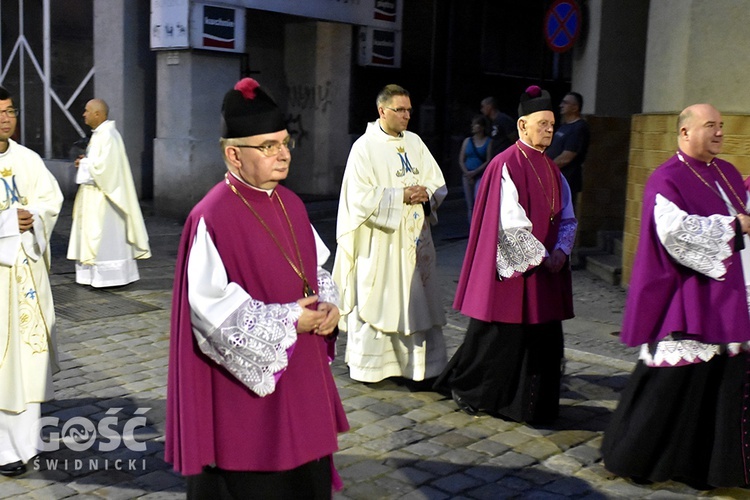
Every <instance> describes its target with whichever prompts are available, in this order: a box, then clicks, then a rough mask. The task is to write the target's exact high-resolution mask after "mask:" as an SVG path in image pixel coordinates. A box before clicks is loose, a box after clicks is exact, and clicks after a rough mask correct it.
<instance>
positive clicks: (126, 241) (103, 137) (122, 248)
mask: <svg viewBox="0 0 750 500" xmlns="http://www.w3.org/2000/svg"><path fill="white" fill-rule="evenodd" d="M108 115H109V107H108V106H107V103H105V102H104V101H103V100H101V99H92V100H90V101H89V102H88V103H87V104H86V110H85V111H84V113H83V118H84V120H85V122H86V125H88V126H89V127H91V128H92V129H93V132H92V134H91V140H90V141H89V145H88V148H86V156H82V157H80V158H78V159H77V160H76V167H77V168H78V171H77V173H76V183H77V184H79V185H80V187H79V188H78V194H77V195H76V200H75V204H74V205H73V225H72V227H71V230H70V244H69V246H68V259H70V260H75V261H76V283H79V284H81V285H91V286H93V287H97V288H99V287H108V286H121V285H127V284H128V283H132V282H133V281H137V280H138V279H139V278H140V276H139V274H138V265H137V264H136V259H148V258H149V257H151V250H150V248H149V244H148V234H147V233H146V225H145V224H144V222H143V215H142V214H141V208H140V206H139V205H138V195H137V194H136V191H135V184H134V183H133V174H132V173H131V171H130V162H129V161H128V156H127V154H126V153H125V144H124V143H123V141H122V137H121V136H120V133H119V132H118V131H117V129H116V128H115V122H114V121H112V120H108V119H107V117H108Z"/></svg>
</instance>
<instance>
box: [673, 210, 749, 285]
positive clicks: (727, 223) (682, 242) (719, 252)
mask: <svg viewBox="0 0 750 500" xmlns="http://www.w3.org/2000/svg"><path fill="white" fill-rule="evenodd" d="M734 220H735V218H734V217H732V216H728V215H711V216H709V217H702V216H698V215H686V216H685V217H684V218H683V219H682V221H681V222H680V223H679V225H678V226H677V227H675V228H673V229H672V230H671V231H669V233H668V234H666V235H665V237H664V239H663V244H664V248H666V250H667V252H668V253H669V255H671V256H672V257H673V258H674V259H675V260H676V261H677V262H679V263H680V264H682V265H683V266H686V267H689V268H690V269H693V270H694V271H697V272H699V273H701V274H703V275H705V276H708V277H709V278H713V279H715V280H722V279H723V276H724V274H726V272H727V268H726V265H725V264H724V261H725V260H726V259H728V258H729V257H731V256H732V253H733V247H732V246H731V243H730V242H732V241H734V238H735V235H736V233H735V228H734Z"/></svg>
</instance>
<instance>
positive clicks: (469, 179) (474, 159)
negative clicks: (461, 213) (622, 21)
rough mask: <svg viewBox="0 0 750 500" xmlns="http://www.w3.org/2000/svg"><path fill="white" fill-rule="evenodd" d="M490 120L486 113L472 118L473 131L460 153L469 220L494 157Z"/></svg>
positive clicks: (459, 163) (459, 160)
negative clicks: (478, 190) (481, 183)
mask: <svg viewBox="0 0 750 500" xmlns="http://www.w3.org/2000/svg"><path fill="white" fill-rule="evenodd" d="M489 129H490V122H489V120H488V119H487V117H486V116H484V115H477V116H475V117H474V118H473V119H472V120H471V133H472V135H470V136H469V137H467V138H466V139H464V142H463V144H462V145H461V152H460V153H459V155H458V165H459V166H460V167H461V171H462V172H463V185H464V196H465V197H466V208H467V209H468V212H469V222H471V215H472V212H473V211H474V197H475V196H476V192H477V188H478V187H479V181H480V179H481V178H482V174H483V173H484V169H485V168H487V164H488V163H489V161H490V159H491V158H492V141H491V140H490V137H489V134H488V132H489Z"/></svg>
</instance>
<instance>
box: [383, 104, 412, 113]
mask: <svg viewBox="0 0 750 500" xmlns="http://www.w3.org/2000/svg"><path fill="white" fill-rule="evenodd" d="M383 107H384V108H385V109H390V110H391V111H393V112H394V113H398V114H399V115H403V114H404V113H409V114H410V115H412V114H414V109H412V108H389V107H388V106H383Z"/></svg>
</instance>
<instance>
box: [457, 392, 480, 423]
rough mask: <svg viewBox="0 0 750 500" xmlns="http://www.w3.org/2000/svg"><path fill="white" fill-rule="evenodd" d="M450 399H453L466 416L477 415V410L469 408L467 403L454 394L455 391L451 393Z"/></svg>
mask: <svg viewBox="0 0 750 500" xmlns="http://www.w3.org/2000/svg"><path fill="white" fill-rule="evenodd" d="M451 397H452V398H453V401H455V402H456V404H457V405H458V407H459V408H460V409H461V410H462V411H463V412H464V413H466V414H467V415H471V416H472V417H473V416H474V415H476V414H477V413H479V410H477V409H476V408H474V407H473V406H471V405H470V404H469V403H467V402H466V401H464V400H463V398H462V397H461V396H459V395H458V394H456V391H453V390H452V391H451Z"/></svg>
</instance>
